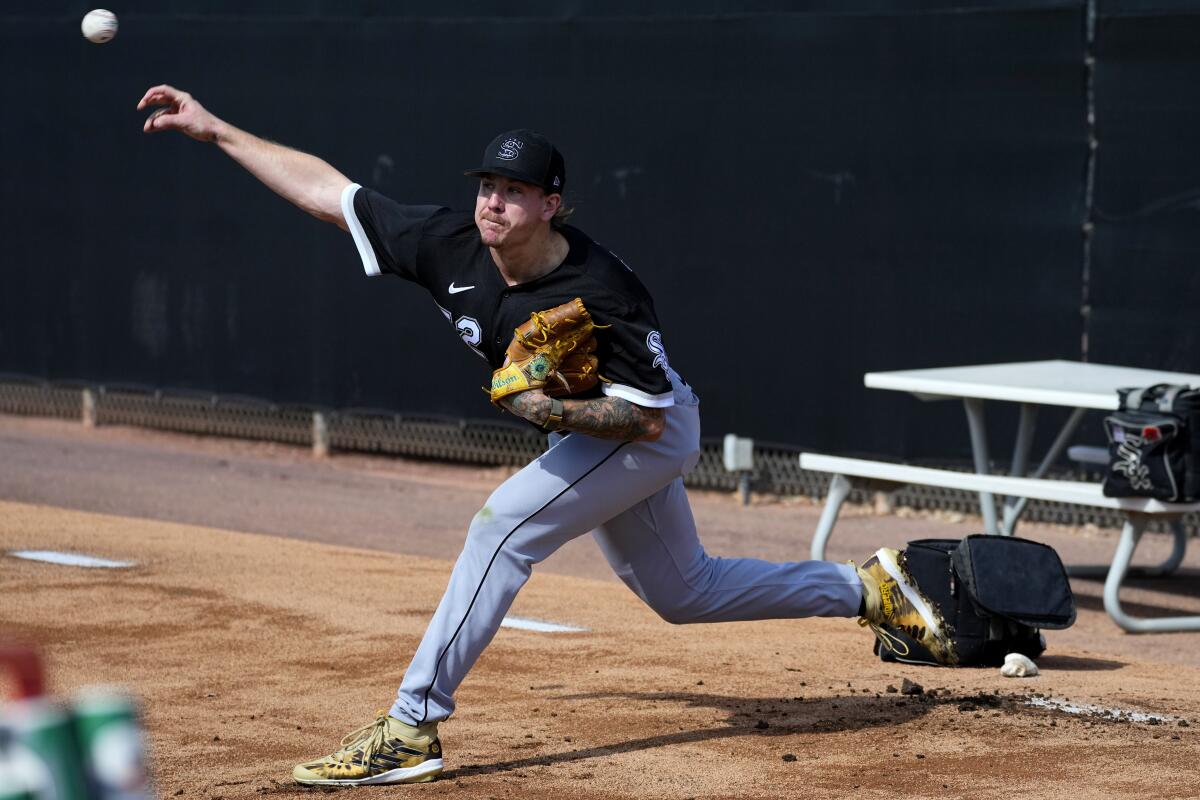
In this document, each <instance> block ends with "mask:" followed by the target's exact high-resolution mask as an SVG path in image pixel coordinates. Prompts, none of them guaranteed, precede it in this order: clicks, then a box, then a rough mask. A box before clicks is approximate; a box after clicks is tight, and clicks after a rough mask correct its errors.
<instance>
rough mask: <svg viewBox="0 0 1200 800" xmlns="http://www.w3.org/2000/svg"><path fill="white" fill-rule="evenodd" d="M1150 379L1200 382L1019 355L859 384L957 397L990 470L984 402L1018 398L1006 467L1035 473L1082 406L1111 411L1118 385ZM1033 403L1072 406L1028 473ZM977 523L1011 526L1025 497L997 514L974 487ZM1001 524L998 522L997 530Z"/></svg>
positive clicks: (983, 469)
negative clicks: (1002, 361)
mask: <svg viewBox="0 0 1200 800" xmlns="http://www.w3.org/2000/svg"><path fill="white" fill-rule="evenodd" d="M1156 383H1182V384H1188V385H1192V386H1200V375H1188V374H1186V373H1182V372H1162V371H1158V370H1150V369H1137V368H1134V367H1118V366H1112V365H1110V364H1090V363H1085V362H1081V361H1024V362H1017V363H1010V364H983V365H979V366H967V367H941V368H936V369H912V370H899V371H895V372H868V373H867V374H866V375H865V376H863V384H864V385H866V386H867V387H868V388H870V389H891V390H894V391H901V392H908V393H910V394H913V395H915V396H917V397H919V398H920V399H922V400H962V401H963V406H964V408H965V410H966V413H967V427H968V429H969V430H970V434H971V453H972V456H973V459H974V462H975V472H977V473H979V474H980V475H986V474H988V473H989V472H990V468H989V464H990V454H989V452H988V438H987V427H986V415H985V413H984V402H985V401H987V400H997V401H1005V402H1012V403H1019V404H1020V419H1019V422H1018V424H1017V439H1016V443H1015V444H1014V446H1013V457H1012V465H1011V467H1010V469H1009V474H1010V475H1014V476H1018V477H1023V476H1027V475H1028V477H1033V478H1041V477H1042V476H1044V475H1045V474H1046V471H1047V470H1048V469H1049V468H1050V467H1051V466H1052V465H1053V464H1054V462H1055V461H1057V460H1058V458H1059V456H1061V455H1062V453H1063V450H1064V449H1065V448H1066V447H1067V445H1068V444H1070V442H1071V438H1072V437H1073V436H1074V435H1075V432H1076V430H1077V429H1078V428H1079V423H1080V422H1082V421H1083V417H1084V414H1086V413H1087V412H1088V411H1096V410H1098V411H1116V410H1117V408H1118V400H1117V390H1118V389H1121V388H1125V387H1129V386H1152V385H1154V384H1156ZM1039 406H1065V407H1067V408H1070V409H1072V411H1071V413H1070V415H1069V416H1068V417H1067V421H1066V422H1065V423H1064V424H1063V426H1062V428H1061V429H1060V430H1059V432H1058V435H1057V436H1056V437H1055V439H1054V442H1053V443H1052V444H1051V445H1050V449H1049V450H1047V451H1046V454H1045V455H1044V456H1043V458H1042V459H1041V461H1040V463H1039V464H1038V466H1037V468H1036V469H1034V470H1033V472H1032V473H1030V472H1029V471H1028V465H1029V454H1030V449H1031V447H1032V445H1033V434H1034V428H1035V426H1036V423H1037V414H1038V407H1039ZM979 504H980V512H981V513H982V515H983V527H984V529H985V530H986V531H987V532H988V533H992V534H995V533H1001V532H1003V533H1006V534H1012V533H1013V531H1014V529H1015V527H1016V524H1017V520H1018V519H1019V518H1020V516H1021V513H1022V512H1023V511H1024V509H1025V498H1013V497H1009V498H1006V499H1005V502H1004V516H1003V518H1002V519H1001V520H997V518H996V505H995V501H994V499H993V497H992V495H991V494H990V493H988V492H980V494H979ZM1001 526H1003V530H1001Z"/></svg>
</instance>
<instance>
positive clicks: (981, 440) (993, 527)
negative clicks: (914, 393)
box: [963, 397, 1000, 534]
mask: <svg viewBox="0 0 1200 800" xmlns="http://www.w3.org/2000/svg"><path fill="white" fill-rule="evenodd" d="M963 406H964V407H966V409H967V427H968V428H970V431H971V453H972V455H974V457H975V472H976V473H977V474H979V475H987V474H988V446H987V430H986V429H985V428H984V421H983V401H982V400H980V399H978V398H975V397H965V398H963ZM979 511H980V513H982V514H983V529H984V531H985V532H987V533H990V534H996V533H999V532H1000V529H999V526H998V525H997V524H996V499H995V498H994V497H993V496H992V493H991V492H980V493H979Z"/></svg>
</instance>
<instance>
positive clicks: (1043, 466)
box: [1004, 408, 1087, 536]
mask: <svg viewBox="0 0 1200 800" xmlns="http://www.w3.org/2000/svg"><path fill="white" fill-rule="evenodd" d="M1086 413H1087V409H1086V408H1076V409H1074V410H1073V411H1071V416H1069V417H1067V421H1066V422H1065V423H1063V426H1062V430H1060V431H1059V432H1058V436H1056V437H1054V443H1053V444H1051V445H1050V449H1049V450H1047V451H1046V455H1045V457H1043V458H1042V463H1040V464H1038V468H1037V469H1036V470H1034V471H1033V474H1032V475H1030V476H1029V477H1031V478H1041V477H1042V476H1044V475H1045V474H1046V471H1047V470H1049V469H1050V466H1051V465H1052V464H1053V463H1054V462H1055V461H1057V460H1058V457H1059V456H1061V455H1062V454H1063V451H1064V450H1066V449H1067V444H1068V443H1070V441H1071V437H1073V436H1074V435H1075V431H1076V430H1078V428H1079V423H1081V422H1083V415H1084V414H1086ZM1013 474H1014V475H1015V474H1016V473H1015V472H1014V473H1013ZM1027 505H1029V498H1028V497H1019V498H1017V499H1016V501H1015V502H1014V503H1013V504H1012V511H1011V512H1010V511H1009V510H1008V507H1007V505H1006V506H1005V509H1004V520H1005V528H1006V530H1007V532H1008V535H1009V536H1011V535H1012V534H1013V531H1015V530H1016V528H1017V521H1018V520H1019V519H1020V518H1021V515H1022V514H1023V513H1025V506H1027ZM1010 517H1011V522H1010Z"/></svg>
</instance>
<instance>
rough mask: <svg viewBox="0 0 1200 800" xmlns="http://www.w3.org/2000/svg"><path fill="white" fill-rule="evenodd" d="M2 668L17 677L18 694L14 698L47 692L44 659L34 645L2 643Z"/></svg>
mask: <svg viewBox="0 0 1200 800" xmlns="http://www.w3.org/2000/svg"><path fill="white" fill-rule="evenodd" d="M0 668H4V669H7V670H9V671H10V672H12V674H13V676H14V677H16V679H17V694H16V696H15V697H14V698H13V699H14V700H21V699H24V698H26V697H40V696H41V695H43V694H45V692H46V684H45V680H44V678H43V675H42V659H41V656H39V655H38V651H37V650H36V649H35V648H33V647H32V646H29V645H22V644H0Z"/></svg>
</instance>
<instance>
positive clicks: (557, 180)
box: [554, 175, 562, 188]
mask: <svg viewBox="0 0 1200 800" xmlns="http://www.w3.org/2000/svg"><path fill="white" fill-rule="evenodd" d="M554 186H555V188H557V187H559V186H562V181H561V180H559V177H558V176H557V175H555V176H554Z"/></svg>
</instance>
